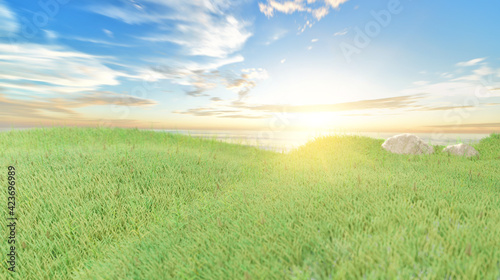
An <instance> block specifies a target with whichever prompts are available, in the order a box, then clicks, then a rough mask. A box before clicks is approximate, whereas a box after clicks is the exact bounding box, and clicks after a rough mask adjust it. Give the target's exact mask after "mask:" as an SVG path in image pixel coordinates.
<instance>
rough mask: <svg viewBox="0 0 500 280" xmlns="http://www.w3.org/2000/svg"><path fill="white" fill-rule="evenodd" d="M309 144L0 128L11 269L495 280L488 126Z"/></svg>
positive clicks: (493, 154)
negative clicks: (421, 142)
mask: <svg viewBox="0 0 500 280" xmlns="http://www.w3.org/2000/svg"><path fill="white" fill-rule="evenodd" d="M381 144H382V141H381V140H375V139H370V138H365V137H356V136H336V137H324V138H320V139H317V140H315V141H313V142H310V143H308V144H307V145H305V146H303V147H301V148H299V149H297V150H294V151H292V152H290V153H287V154H280V153H274V152H269V151H263V150H259V149H257V148H253V147H246V146H240V145H235V144H227V143H221V142H217V141H214V140H202V139H198V138H191V137H188V136H183V135H172V134H166V133H159V132H151V131H140V130H126V129H104V128H103V129H84V128H52V129H34V130H25V131H9V132H3V133H0V146H1V148H0V152H1V156H0V163H1V164H0V166H1V170H0V172H2V174H3V175H2V176H1V180H0V182H1V186H2V190H1V192H0V205H2V208H3V209H1V211H2V213H3V215H4V216H5V217H7V186H8V183H7V167H8V166H9V165H13V166H15V168H16V172H17V173H16V182H17V204H16V211H17V217H18V219H19V222H18V227H17V228H18V232H17V236H16V238H17V243H16V246H17V251H18V258H17V265H16V270H17V271H16V272H15V273H11V272H9V271H7V267H8V266H7V264H6V254H7V252H8V246H10V245H8V244H7V239H6V237H7V235H8V232H7V228H6V227H5V225H6V223H7V222H6V218H5V219H3V220H2V231H1V232H2V236H4V238H2V240H1V241H0V251H1V259H2V266H1V267H0V269H1V272H0V278H7V276H8V275H9V274H10V275H11V276H14V278H17V279H68V278H74V279H172V278H175V279H311V278H314V279H330V278H332V279H356V278H363V277H365V278H367V279H394V278H399V279H410V278H422V279H444V278H446V279H449V278H452V279H498V278H499V277H500V249H499V248H500V135H492V136H490V137H489V138H487V139H484V140H482V141H481V142H480V143H479V144H477V145H475V147H476V149H477V150H478V151H479V152H480V153H481V157H480V158H479V159H478V158H474V159H467V158H462V157H456V156H449V155H445V154H442V153H440V152H439V151H440V149H436V150H437V152H436V153H435V154H433V155H429V156H404V155H394V154H390V153H388V152H386V151H385V150H383V149H382V148H381V147H380V145H381Z"/></svg>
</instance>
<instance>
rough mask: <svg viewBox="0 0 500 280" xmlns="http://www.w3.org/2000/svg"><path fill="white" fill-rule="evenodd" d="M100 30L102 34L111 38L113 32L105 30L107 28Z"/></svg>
mask: <svg viewBox="0 0 500 280" xmlns="http://www.w3.org/2000/svg"><path fill="white" fill-rule="evenodd" d="M102 32H104V34H106V36H108V37H109V38H113V37H114V35H113V32H111V31H109V30H107V29H102Z"/></svg>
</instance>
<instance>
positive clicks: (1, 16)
mask: <svg viewBox="0 0 500 280" xmlns="http://www.w3.org/2000/svg"><path fill="white" fill-rule="evenodd" d="M18 30H19V23H18V22H17V19H16V17H15V15H14V13H13V12H12V11H11V10H9V8H8V7H7V5H6V4H5V2H4V1H3V0H0V37H7V36H9V35H10V34H12V33H15V32H17V31H18Z"/></svg>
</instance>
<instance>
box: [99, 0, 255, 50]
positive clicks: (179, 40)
mask: <svg viewBox="0 0 500 280" xmlns="http://www.w3.org/2000/svg"><path fill="white" fill-rule="evenodd" d="M146 2H148V3H150V4H154V5H155V7H154V8H153V7H147V6H144V5H143V6H141V8H140V9H139V8H137V7H136V6H135V5H129V6H125V7H117V6H109V5H107V6H98V7H93V8H92V11H94V12H95V13H98V14H101V15H104V16H107V17H110V18H114V19H117V20H120V21H123V22H125V23H128V24H144V23H156V24H157V30H156V31H152V32H151V33H150V34H146V35H144V36H141V37H138V38H139V39H142V40H146V41H151V42H172V43H175V44H178V45H180V46H182V47H183V48H184V52H185V54H188V55H194V56H198V55H199V56H210V57H227V56H228V55H230V54H232V53H234V52H236V51H239V50H240V49H241V48H242V47H243V45H244V43H245V42H246V40H247V39H248V38H249V37H250V36H252V33H251V32H249V31H247V26H248V24H247V23H246V22H244V21H241V20H238V19H237V18H235V17H234V16H232V15H231V14H230V13H229V11H230V9H229V8H230V4H231V2H230V1H226V0H215V1H206V0H203V1H201V0H200V1H180V0H168V1H167V0H146ZM134 3H135V2H134Z"/></svg>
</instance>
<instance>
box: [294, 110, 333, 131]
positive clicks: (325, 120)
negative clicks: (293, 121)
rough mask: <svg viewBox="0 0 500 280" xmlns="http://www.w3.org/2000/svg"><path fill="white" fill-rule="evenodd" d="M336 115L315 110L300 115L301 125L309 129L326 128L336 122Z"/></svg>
mask: <svg viewBox="0 0 500 280" xmlns="http://www.w3.org/2000/svg"><path fill="white" fill-rule="evenodd" d="M334 119H335V118H334V116H333V115H332V114H331V113H325V112H318V113H316V112H313V113H303V114H301V115H300V117H299V120H300V125H301V126H302V127H304V128H307V129H316V130H317V129H326V128H328V127H329V126H331V125H332V123H333V122H334Z"/></svg>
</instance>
